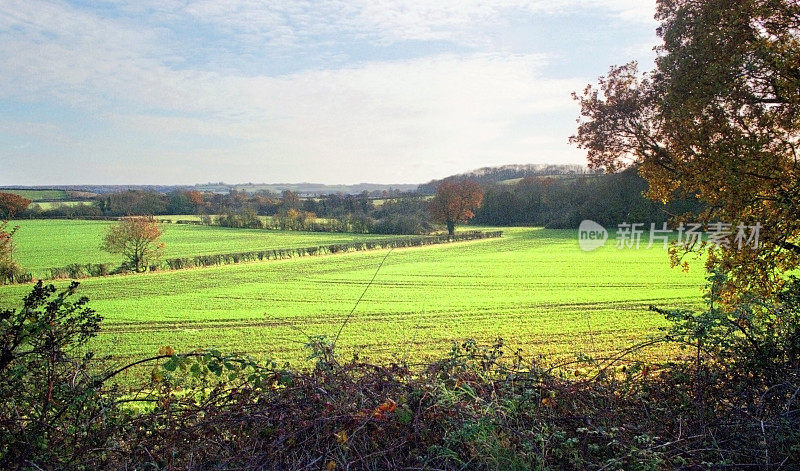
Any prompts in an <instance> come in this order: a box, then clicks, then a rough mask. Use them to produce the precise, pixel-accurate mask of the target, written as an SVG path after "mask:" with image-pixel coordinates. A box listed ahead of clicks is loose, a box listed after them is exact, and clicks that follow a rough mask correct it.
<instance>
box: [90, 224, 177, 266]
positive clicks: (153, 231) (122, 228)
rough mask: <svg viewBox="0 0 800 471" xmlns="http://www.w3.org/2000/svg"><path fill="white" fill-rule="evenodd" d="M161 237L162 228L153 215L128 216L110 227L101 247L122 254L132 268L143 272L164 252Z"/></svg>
mask: <svg viewBox="0 0 800 471" xmlns="http://www.w3.org/2000/svg"><path fill="white" fill-rule="evenodd" d="M160 239H161V229H159V227H158V223H156V221H155V220H154V219H153V218H152V216H136V217H127V218H124V219H120V221H119V222H118V223H117V224H116V225H114V226H111V227H109V228H108V232H107V233H106V236H105V239H104V240H103V244H102V246H101V247H102V248H103V250H106V251H108V252H111V253H119V254H122V255H123V256H124V257H125V258H126V262H127V263H128V264H129V268H130V269H131V270H135V271H137V272H141V271H145V270H147V267H148V266H149V265H150V264H151V263H152V262H154V261H156V260H158V258H160V257H161V255H162V254H163V252H164V243H163V242H161V240H160Z"/></svg>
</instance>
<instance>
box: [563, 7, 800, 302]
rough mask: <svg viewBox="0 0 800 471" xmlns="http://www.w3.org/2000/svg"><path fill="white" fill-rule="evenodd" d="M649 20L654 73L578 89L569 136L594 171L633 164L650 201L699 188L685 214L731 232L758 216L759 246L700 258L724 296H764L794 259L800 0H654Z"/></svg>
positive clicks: (620, 72)
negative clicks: (716, 275)
mask: <svg viewBox="0 0 800 471" xmlns="http://www.w3.org/2000/svg"><path fill="white" fill-rule="evenodd" d="M657 19H658V20H659V21H660V22H661V26H660V27H659V28H658V34H659V36H660V37H661V38H662V40H663V44H662V45H661V46H660V47H659V48H658V52H659V54H658V59H657V61H656V69H655V70H653V71H651V72H649V73H645V74H640V73H639V72H638V70H637V65H636V63H629V64H626V65H624V66H621V67H612V68H611V70H610V72H609V74H608V75H607V76H606V77H601V78H600V80H599V83H598V86H597V87H593V86H588V87H587V88H586V89H585V90H584V92H583V94H582V95H581V96H576V98H577V99H578V100H579V101H580V104H581V114H582V116H583V120H582V122H581V123H580V125H579V128H578V132H577V134H576V135H575V136H573V137H572V139H571V140H572V141H573V142H574V143H576V144H578V145H579V146H580V147H582V148H584V149H586V150H587V151H588V159H589V162H590V164H591V166H593V167H595V168H604V169H606V170H609V171H614V170H617V169H619V168H622V167H625V166H628V165H630V164H635V165H638V166H639V171H640V173H641V174H642V176H644V177H645V178H646V179H647V180H648V182H649V185H650V187H649V191H648V196H650V197H651V198H653V199H657V200H661V201H668V200H671V199H673V198H674V197H675V196H676V194H680V193H681V192H685V193H688V194H690V195H697V197H698V198H699V199H700V200H701V201H702V202H704V203H706V208H707V209H705V210H704V211H702V212H701V213H700V214H698V215H693V216H692V217H694V218H695V219H697V220H698V222H704V223H706V224H707V225H708V224H711V223H714V222H722V223H725V224H732V227H731V228H730V230H731V232H732V234H731V237H730V239H734V237H735V235H736V234H737V226H738V225H740V224H741V225H742V226H743V227H744V226H754V225H756V224H761V226H763V230H762V231H761V233H760V239H759V244H758V247H754V244H750V245H747V246H744V247H741V248H740V247H739V246H738V244H734V243H731V244H730V245H729V246H728V247H724V246H722V247H719V246H718V247H715V248H713V249H711V250H710V251H709V258H708V262H707V263H708V267H709V268H712V267H715V268H719V269H721V270H723V271H724V272H727V273H729V274H730V278H729V279H728V281H727V282H726V289H724V290H723V291H725V292H728V293H731V292H733V291H736V288H739V289H740V291H757V292H761V293H764V294H769V293H772V292H774V291H775V290H776V289H779V288H780V286H781V285H782V282H783V276H782V274H783V273H785V272H787V271H789V270H792V269H794V268H797V267H798V266H800V245H798V240H799V239H800V205H798V204H797V195H798V194H800V163H798V144H799V143H798V135H800V5H798V3H797V2H796V1H793V0H743V1H737V2H729V1H727V0H709V1H704V2H697V1H694V0H659V1H658V8H657ZM732 241H733V240H731V242H732ZM700 248H701V249H702V248H703V247H700ZM685 253H686V250H685V249H680V250H679V249H678V248H675V250H674V251H673V262H674V263H678V262H679V261H680V260H681V258H682V256H683V255H684V254H685ZM723 298H725V296H723Z"/></svg>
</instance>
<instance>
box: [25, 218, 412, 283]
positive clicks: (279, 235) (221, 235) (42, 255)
mask: <svg viewBox="0 0 800 471" xmlns="http://www.w3.org/2000/svg"><path fill="white" fill-rule="evenodd" d="M111 224H114V223H113V222H109V221H86V220H65V219H32V220H19V221H14V222H12V223H11V225H12V226H19V230H18V231H17V233H16V234H15V236H14V245H15V246H14V259H15V260H16V261H17V262H18V263H19V264H20V265H22V266H23V267H24V268H25V269H26V270H29V271H30V272H31V273H33V275H34V276H46V275H47V270H48V269H49V268H53V267H63V266H65V265H69V264H71V263H82V264H83V263H112V264H116V265H119V264H120V263H122V257H121V256H120V255H114V254H110V253H108V252H105V251H103V250H101V249H100V244H101V243H102V241H103V237H104V235H105V233H106V230H107V227H108V226H109V225H111ZM161 227H162V230H163V233H164V235H163V237H162V240H163V241H164V243H165V244H166V254H165V256H166V257H168V258H170V257H187V256H194V255H210V254H221V253H232V252H246V251H251V250H261V249H266V248H270V249H272V248H296V247H310V246H317V245H324V244H339V243H347V242H353V241H358V240H366V239H374V238H386V237H390V236H382V235H371V234H337V233H311V232H292V231H269V230H260V229H230V228H226V227H213V226H194V225H186V224H163V225H162V226H161ZM394 237H397V236H394Z"/></svg>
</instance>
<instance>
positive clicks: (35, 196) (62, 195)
mask: <svg viewBox="0 0 800 471" xmlns="http://www.w3.org/2000/svg"><path fill="white" fill-rule="evenodd" d="M0 192H2V193H14V194H15V195H20V196H22V197H23V198H28V199H29V200H32V201H41V200H64V199H67V192H66V191H64V190H0Z"/></svg>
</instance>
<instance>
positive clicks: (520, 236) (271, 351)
mask: <svg viewBox="0 0 800 471" xmlns="http://www.w3.org/2000/svg"><path fill="white" fill-rule="evenodd" d="M192 229H202V230H198V231H197V232H193V231H192ZM184 230H185V231H187V232H181V231H184ZM85 231H86V232H85V233H86V234H87V236H88V234H90V233H91V231H96V233H95V235H97V236H99V234H100V233H101V232H102V225H100V224H95V225H89V226H87V229H85ZM209 231H210V229H209V228H192V227H191V226H187V227H185V228H183V227H182V228H180V229H178V228H172V227H170V228H169V231H168V232H167V234H168V237H170V238H171V239H167V243H168V245H169V243H170V241H171V240H177V238H178V236H179V235H180V236H181V237H183V240H184V241H185V245H183V246H181V248H180V250H181V251H184V252H183V253H187V254H188V253H199V252H200V251H202V250H204V249H208V248H210V247H213V246H214V244H223V243H227V244H236V243H244V242H242V239H239V237H244V238H245V240H251V239H249V237H257V236H258V235H260V234H261V232H259V231H255V234H252V235H251V232H250V231H245V230H223V229H217V231H218V232H209ZM504 231H505V232H504V234H505V235H504V237H503V238H501V239H487V240H481V241H473V242H463V243H454V244H447V245H437V246H427V247H420V248H411V249H395V250H394V251H392V252H391V253H389V252H388V251H387V250H376V251H371V252H357V253H348V254H340V255H327V256H319V257H306V258H297V259H291V260H282V261H268V262H254V263H247V264H240V265H228V266H222V267H212V268H199V269H191V270H180V271H172V272H157V273H148V274H140V275H127V276H112V277H105V278H92V279H86V280H84V281H83V282H82V285H81V288H80V294H81V295H85V296H88V297H89V298H90V300H91V306H92V307H94V308H95V309H96V310H97V311H98V312H100V313H101V314H102V315H103V316H104V321H103V331H102V335H101V336H100V337H99V338H98V339H97V340H96V342H95V347H96V348H97V349H98V350H99V351H101V352H103V353H107V354H110V355H112V356H113V357H114V358H116V359H118V360H121V361H122V360H132V359H136V358H141V357H144V356H146V355H152V354H154V353H156V352H157V351H158V348H159V347H161V346H163V345H170V346H172V347H174V348H175V349H176V350H178V351H189V350H194V349H198V348H212V347H215V348H219V349H221V350H223V351H228V352H231V351H236V352H245V353H249V354H253V355H256V356H259V357H264V356H272V357H274V358H276V359H278V360H286V361H293V362H300V361H303V360H304V359H305V358H306V356H305V355H306V353H305V351H304V350H303V344H305V343H306V341H307V339H308V337H309V336H314V335H327V336H330V337H334V336H335V335H336V333H337V332H338V330H339V328H340V326H342V325H343V324H345V321H347V323H346V325H345V327H344V329H343V330H342V334H341V337H340V339H339V346H340V347H341V352H342V354H343V355H349V354H351V353H352V352H354V351H358V352H360V353H361V355H362V356H367V357H371V358H375V359H389V358H392V357H400V358H408V359H411V360H412V361H413V360H414V359H421V358H424V357H426V356H428V355H432V354H439V353H442V352H444V351H447V350H449V348H450V345H451V342H453V341H458V340H462V339H466V338H474V339H477V340H479V341H481V342H486V343H488V342H491V341H492V340H493V339H495V338H497V337H502V338H504V339H505V340H506V341H507V343H508V344H509V345H510V346H511V347H512V348H521V349H522V350H523V351H524V352H525V353H526V354H529V355H533V354H543V355H547V356H549V357H550V358H564V357H571V356H572V355H574V354H575V353H577V352H584V353H588V354H594V355H602V354H604V353H607V352H609V351H610V350H612V349H617V348H620V347H624V346H628V345H630V344H632V343H634V342H637V341H640V340H643V339H645V338H647V336H648V335H650V334H653V333H655V332H657V329H658V327H659V326H662V325H664V321H663V319H662V318H661V317H660V316H659V315H658V314H656V313H654V312H651V311H649V310H648V306H650V305H653V304H654V305H658V306H661V307H676V306H699V305H701V304H702V303H701V301H702V299H701V287H702V286H703V282H704V274H703V271H702V267H701V264H700V263H696V264H695V266H693V268H692V269H691V270H690V271H689V272H688V273H684V272H682V271H681V270H678V269H672V268H670V267H669V262H668V259H667V254H666V252H665V251H664V250H663V249H661V248H655V247H654V248H653V249H650V250H646V249H640V250H633V249H624V250H617V249H615V248H614V247H613V244H611V243H610V244H609V246H607V247H604V248H601V249H598V250H596V251H593V252H582V251H581V250H580V249H579V248H578V244H577V240H576V234H575V231H563V230H562V231H558V230H543V229H528V228H524V229H523V228H514V229H508V228H505V229H504ZM210 234H216V236H215V237H218V238H214V240H213V241H211V242H208V241H207V242H206V244H210V245H206V244H204V242H203V240H204V238H208V237H209V235H210ZM256 234H257V235H256ZM267 234H269V233H267ZM291 236H292V235H291V234H289V235H284V236H283V237H286V239H285V241H288V240H290V237H291ZM326 236H328V235H327V234H310V235H304V234H297V237H299V238H301V240H302V238H303V237H311V238H317V239H316V240H317V241H318V243H319V241H321V240H322V239H323V238H325V237H326ZM192 237H195V239H194V240H195V242H194V244H193V243H190V242H188V240H189V239H191V238H192ZM265 237H266V236H265ZM348 237H349V236H348ZM359 237H360V236H359ZM91 239H92V240H94V236H92V238H91ZM285 241H282V242H281V243H279V244H278V245H281V246H282V245H286V242H285ZM304 242H305V241H304ZM248 243H249V242H248ZM39 244H40V245H42V244H46V245H50V246H53V245H57V244H55V243H54V242H53V241H47V242H46V243H45V242H41V241H40V242H39ZM34 245H35V244H34ZM174 245H177V244H174ZM312 245H313V243H312ZM74 246H75V245H73V247H74ZM173 250H177V249H173ZM66 253H69V252H66ZM173 253H174V252H173ZM387 253H388V256H387ZM384 257H386V258H385V263H384V264H383V266H382V267H381V268H380V270H379V271H378V273H377V276H376V277H375V281H374V283H373V284H372V285H371V286H370V287H369V289H368V290H367V291H366V293H365V295H364V297H363V299H362V300H361V302H360V303H359V304H358V306H357V307H356V308H355V310H354V311H353V314H352V317H349V318H348V314H349V313H350V312H351V310H353V307H354V306H355V303H356V300H358V299H359V297H360V296H361V294H362V292H363V291H364V289H365V287H366V286H367V284H368V282H369V280H370V279H371V278H372V277H373V275H375V273H376V270H377V269H378V267H379V265H380V264H381V261H382V260H383V259H384ZM63 262H64V261H63V260H62V261H61V263H62V264H63ZM58 284H59V285H61V286H63V285H65V284H66V282H59V283H58ZM29 289H30V286H6V287H1V288H0V303H1V304H3V305H9V304H10V305H15V304H18V302H19V299H20V298H21V297H22V296H23V295H24V294H25V293H26V292H27V291H28V290H29Z"/></svg>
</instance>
